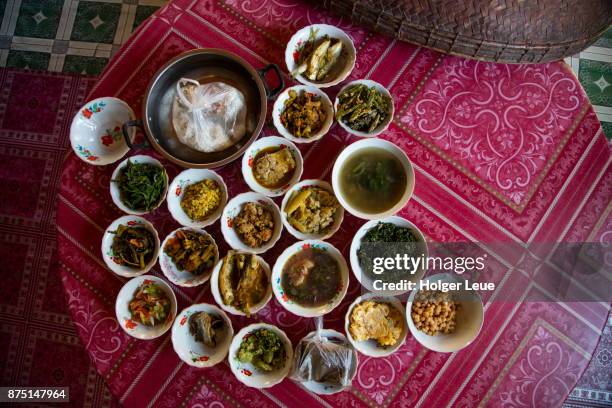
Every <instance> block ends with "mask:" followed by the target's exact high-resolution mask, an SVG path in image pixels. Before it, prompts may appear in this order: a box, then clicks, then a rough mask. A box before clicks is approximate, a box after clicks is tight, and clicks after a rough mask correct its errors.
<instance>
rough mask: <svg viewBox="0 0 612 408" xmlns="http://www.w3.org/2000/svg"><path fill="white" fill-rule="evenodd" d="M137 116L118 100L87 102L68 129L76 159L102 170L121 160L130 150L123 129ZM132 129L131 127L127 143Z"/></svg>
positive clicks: (132, 133) (131, 135) (132, 131)
mask: <svg viewBox="0 0 612 408" xmlns="http://www.w3.org/2000/svg"><path fill="white" fill-rule="evenodd" d="M135 118H136V116H135V115H134V111H133V110H132V108H130V106H129V105H128V104H127V103H125V102H124V101H122V100H121V99H117V98H112V97H105V98H98V99H94V100H93V101H89V102H87V103H86V104H85V105H83V106H82V107H81V109H79V111H78V112H77V113H76V115H74V118H73V119H72V124H71V125H70V144H71V145H72V150H74V152H75V153H76V155H77V157H79V158H80V159H81V160H83V161H84V162H86V163H89V164H94V165H97V166H102V165H105V164H110V163H114V162H116V161H117V160H119V159H121V158H122V157H123V156H125V155H126V154H127V152H128V151H129V150H130V148H129V147H128V145H127V143H126V142H125V139H124V138H123V131H122V126H123V124H124V123H126V122H127V121H129V120H134V119H135ZM135 132H136V130H135V128H133V127H130V129H129V133H130V134H129V137H130V140H133V139H134V135H135Z"/></svg>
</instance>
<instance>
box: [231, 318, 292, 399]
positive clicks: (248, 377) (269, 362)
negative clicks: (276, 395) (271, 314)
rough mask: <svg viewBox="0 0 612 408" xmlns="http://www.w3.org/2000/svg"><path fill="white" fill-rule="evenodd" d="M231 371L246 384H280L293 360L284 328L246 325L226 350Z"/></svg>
mask: <svg viewBox="0 0 612 408" xmlns="http://www.w3.org/2000/svg"><path fill="white" fill-rule="evenodd" d="M228 358H229V362H230V368H231V370H232V373H234V375H235V376H236V378H237V379H238V380H239V381H240V382H242V383H243V384H244V385H246V386H248V387H254V388H268V387H272V386H273V385H276V384H278V383H280V382H281V381H282V380H283V379H284V378H285V377H286V376H287V375H288V374H289V369H290V368H291V361H292V360H293V346H292V345H291V341H290V340H289V338H288V337H287V335H286V334H285V332H284V331H282V330H281V329H279V328H278V327H276V326H273V325H270V324H266V323H256V324H251V325H249V326H246V327H245V328H243V329H242V330H240V331H239V332H238V334H236V336H235V337H234V339H233V340H232V344H231V345H230V349H229V357H228Z"/></svg>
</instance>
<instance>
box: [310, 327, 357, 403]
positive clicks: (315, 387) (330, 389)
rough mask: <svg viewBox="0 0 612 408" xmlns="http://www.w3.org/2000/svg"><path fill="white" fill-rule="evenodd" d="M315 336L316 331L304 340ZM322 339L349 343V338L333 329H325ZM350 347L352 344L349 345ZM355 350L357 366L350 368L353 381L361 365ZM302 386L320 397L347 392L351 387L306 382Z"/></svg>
mask: <svg viewBox="0 0 612 408" xmlns="http://www.w3.org/2000/svg"><path fill="white" fill-rule="evenodd" d="M315 334H317V332H316V331H312V332H310V333H308V334H307V335H306V336H305V337H304V338H303V339H302V340H305V339H311V338H313V337H314V336H315ZM321 337H323V338H327V339H330V338H336V339H340V340H342V341H343V342H347V338H346V336H345V335H344V334H342V333H339V332H337V331H335V330H331V329H323V330H321ZM349 345H350V343H349ZM352 350H353V358H354V359H353V361H354V362H355V364H354V365H353V366H351V367H350V369H349V370H350V372H351V381H352V380H353V379H354V378H355V375H357V366H358V365H359V357H358V354H357V352H356V351H355V349H354V348H352ZM302 385H303V386H304V387H305V388H306V389H307V390H308V391H311V392H314V393H315V394H319V395H332V394H337V393H339V392H341V391H344V390H346V389H347V388H349V387H342V386H339V385H338V384H332V383H321V382H317V381H305V382H303V383H302Z"/></svg>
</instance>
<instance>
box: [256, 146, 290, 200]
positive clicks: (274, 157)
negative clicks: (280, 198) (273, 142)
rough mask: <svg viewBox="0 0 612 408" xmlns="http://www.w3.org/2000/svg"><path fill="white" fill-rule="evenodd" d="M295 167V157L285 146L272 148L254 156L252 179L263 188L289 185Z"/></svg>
mask: <svg viewBox="0 0 612 408" xmlns="http://www.w3.org/2000/svg"><path fill="white" fill-rule="evenodd" d="M296 167H297V165H296V161H295V157H293V153H292V152H291V150H290V149H289V148H287V146H272V147H269V148H266V149H263V150H261V151H260V152H259V153H257V155H256V156H255V159H254V160H253V177H254V178H255V180H256V181H257V183H259V184H260V185H261V186H263V187H265V188H269V189H275V188H280V187H283V186H284V185H286V184H287V183H289V181H290V180H291V178H292V177H293V174H294V173H295V170H296Z"/></svg>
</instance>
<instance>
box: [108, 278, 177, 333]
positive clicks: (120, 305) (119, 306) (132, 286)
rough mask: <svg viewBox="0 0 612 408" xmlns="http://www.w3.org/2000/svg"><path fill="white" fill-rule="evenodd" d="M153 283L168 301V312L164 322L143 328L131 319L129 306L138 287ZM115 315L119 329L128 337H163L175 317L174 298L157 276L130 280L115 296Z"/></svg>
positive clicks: (167, 286) (168, 287)
mask: <svg viewBox="0 0 612 408" xmlns="http://www.w3.org/2000/svg"><path fill="white" fill-rule="evenodd" d="M149 283H155V284H157V285H158V286H159V287H160V288H161V289H162V290H163V291H164V293H165V294H166V296H167V297H168V299H169V300H170V312H169V313H168V317H167V319H166V320H165V321H164V322H161V323H159V324H156V325H155V326H145V325H144V324H142V323H139V322H137V321H136V320H135V319H133V318H132V315H131V313H130V309H129V304H130V302H131V301H132V299H133V298H134V293H135V292H136V290H137V289H138V288H139V287H140V285H144V284H149ZM115 313H116V315H117V321H118V322H119V325H120V326H121V328H122V329H123V330H124V331H125V332H126V333H127V334H129V335H130V336H132V337H135V338H137V339H140V340H152V339H156V338H158V337H159V336H161V335H163V334H164V333H166V332H167V331H168V329H170V327H172V322H173V321H174V318H175V316H176V296H175V295H174V292H173V291H172V288H170V285H168V284H167V283H166V282H164V280H163V279H161V278H158V277H157V276H152V275H142V276H138V277H136V278H134V279H130V280H129V281H127V282H126V283H125V285H123V287H122V288H121V290H120V291H119V294H118V295H117V301H116V302H115Z"/></svg>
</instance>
